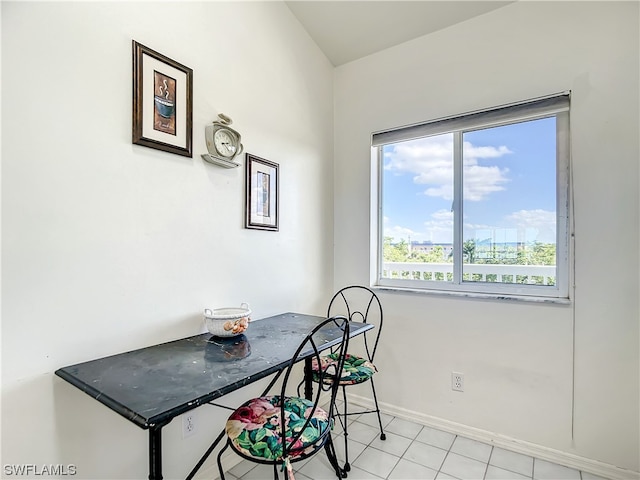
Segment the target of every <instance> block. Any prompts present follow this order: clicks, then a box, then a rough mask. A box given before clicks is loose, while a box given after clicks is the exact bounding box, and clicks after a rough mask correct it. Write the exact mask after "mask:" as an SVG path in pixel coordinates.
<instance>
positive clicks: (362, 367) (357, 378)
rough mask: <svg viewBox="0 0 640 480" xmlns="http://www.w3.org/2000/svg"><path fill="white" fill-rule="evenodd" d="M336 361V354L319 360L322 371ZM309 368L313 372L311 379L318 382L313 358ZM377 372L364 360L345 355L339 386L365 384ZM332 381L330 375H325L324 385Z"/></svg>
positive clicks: (373, 366) (315, 362) (372, 365)
mask: <svg viewBox="0 0 640 480" xmlns="http://www.w3.org/2000/svg"><path fill="white" fill-rule="evenodd" d="M337 361H338V354H337V353H331V354H329V355H326V356H323V357H321V358H320V364H321V366H322V369H323V370H325V371H326V369H327V368H328V367H329V366H330V365H334V364H335V363H336V362H337ZM311 368H312V370H313V372H314V374H313V379H314V380H315V381H316V382H317V381H319V376H318V374H317V372H318V362H317V361H316V359H315V358H314V359H313V362H312V366H311ZM377 371H378V370H377V369H376V366H375V365H374V364H373V363H371V362H370V361H369V360H367V359H366V358H362V357H358V356H357V355H351V354H349V353H347V354H346V355H345V358H344V367H343V369H342V374H341V375H340V385H353V384H356V383H362V382H365V381H367V380H369V379H370V378H371V377H372V376H373V374H374V373H376V372H377ZM330 372H331V371H329V372H328V373H330ZM332 379H333V376H332V375H327V376H326V377H325V379H324V383H331V382H332Z"/></svg>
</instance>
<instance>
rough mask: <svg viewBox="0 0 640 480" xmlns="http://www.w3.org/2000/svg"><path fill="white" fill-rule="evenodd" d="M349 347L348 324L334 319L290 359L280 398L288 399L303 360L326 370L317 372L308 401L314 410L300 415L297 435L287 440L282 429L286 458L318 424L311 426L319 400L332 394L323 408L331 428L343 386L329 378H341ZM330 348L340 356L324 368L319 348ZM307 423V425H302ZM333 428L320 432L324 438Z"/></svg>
mask: <svg viewBox="0 0 640 480" xmlns="http://www.w3.org/2000/svg"><path fill="white" fill-rule="evenodd" d="M328 339H333V340H334V341H333V343H332V344H327V340H328ZM348 345H349V321H348V319H347V318H346V317H344V316H335V317H331V318H328V319H326V320H324V321H323V322H322V323H320V324H319V325H318V326H316V327H315V328H314V329H313V330H312V331H311V332H310V333H309V334H308V335H307V336H306V338H305V339H304V340H303V341H302V343H301V344H300V346H299V347H298V349H297V350H296V352H295V354H294V355H293V357H292V358H291V361H290V362H289V366H288V367H287V369H286V371H285V375H284V379H283V381H282V388H281V391H280V398H285V397H286V396H287V384H288V383H289V378H290V377H291V374H292V372H293V370H294V368H295V367H296V364H298V363H299V362H300V361H301V360H303V359H305V360H310V361H311V362H312V363H315V364H316V365H320V366H323V368H319V369H318V371H317V372H316V375H317V377H316V378H317V380H318V381H317V383H315V384H314V385H315V386H316V388H314V393H313V398H312V399H309V401H311V402H313V408H309V409H307V410H306V411H305V412H301V419H300V424H301V425H299V426H298V427H297V428H296V429H295V430H296V433H295V434H294V435H293V437H289V438H286V437H285V429H284V428H282V429H281V435H282V445H283V447H284V448H283V458H287V457H289V456H290V453H291V452H292V451H295V449H296V443H297V442H298V440H299V439H300V437H301V436H302V435H303V433H304V431H305V429H306V428H307V427H309V426H311V427H312V428H316V427H317V425H313V424H312V423H311V420H312V416H313V412H315V411H316V409H317V408H318V405H319V404H320V401H321V399H322V401H325V400H327V399H326V398H325V393H326V392H330V395H329V397H330V398H329V399H328V401H329V403H328V404H327V405H328V406H327V408H323V410H325V411H327V409H328V411H327V421H328V422H327V425H330V422H331V421H332V419H333V407H334V404H335V398H336V394H337V392H338V388H339V386H340V384H339V382H334V381H330V380H329V379H330V378H335V377H336V376H339V374H338V372H342V368H343V366H344V359H345V355H346V353H347V348H348ZM321 347H324V348H331V349H332V351H334V352H337V353H338V357H337V360H336V362H334V363H331V364H329V365H326V364H325V365H323V362H322V358H323V353H322V352H321V351H320V348H321ZM307 375H311V372H308V373H307ZM280 403H281V407H280V408H281V411H280V414H281V416H280V418H281V419H284V418H285V412H284V411H285V408H284V402H280ZM303 420H304V423H303V422H302V421H303ZM330 431H331V430H330V428H327V429H326V431H323V432H322V433H321V435H320V436H321V437H322V436H327V435H329V434H330Z"/></svg>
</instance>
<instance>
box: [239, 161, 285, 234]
mask: <svg viewBox="0 0 640 480" xmlns="http://www.w3.org/2000/svg"><path fill="white" fill-rule="evenodd" d="M245 157H246V161H245V184H246V185H245V192H246V200H245V228H255V229H257V230H271V231H275V232H277V231H278V196H279V188H280V186H279V185H280V181H279V179H278V169H279V165H278V164H277V163H273V162H270V161H269V160H265V159H264V158H260V157H256V156H255V155H251V154H250V153H247V154H246V156H245Z"/></svg>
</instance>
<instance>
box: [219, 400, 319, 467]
mask: <svg viewBox="0 0 640 480" xmlns="http://www.w3.org/2000/svg"><path fill="white" fill-rule="evenodd" d="M284 408H285V413H284V416H285V418H284V425H285V431H286V438H287V443H289V441H290V440H291V439H292V437H293V435H294V434H296V433H298V432H299V431H300V429H301V428H302V427H303V425H304V423H305V421H306V418H308V416H309V415H310V414H311V409H312V408H313V402H311V401H309V400H305V399H304V398H298V397H285V407H284ZM281 422H282V419H281V418H280V396H279V395H273V396H268V397H260V398H254V399H252V400H249V401H248V402H245V403H244V404H243V405H242V406H241V407H240V408H238V409H237V410H236V411H234V412H233V413H232V414H231V416H230V417H229V420H227V424H226V427H225V430H226V432H227V435H228V436H229V439H230V440H231V442H232V443H233V445H234V447H235V448H236V449H237V450H238V451H240V452H242V453H244V454H245V455H248V456H250V457H256V458H258V459H262V460H276V461H277V460H283V458H282V453H283V452H282V437H281V428H280V424H281ZM330 427H331V420H330V419H329V415H328V414H327V412H325V411H324V410H323V409H321V408H316V410H315V412H313V417H312V419H311V422H309V425H307V428H305V430H304V432H303V433H302V435H301V436H300V437H299V438H298V440H296V442H295V444H294V445H293V447H292V449H291V451H290V452H289V456H290V457H297V456H299V455H302V454H304V453H307V452H311V451H313V449H314V446H315V444H316V443H317V442H318V440H320V439H321V438H322V437H323V434H324V433H325V432H326V431H327V430H328V429H329V428H330Z"/></svg>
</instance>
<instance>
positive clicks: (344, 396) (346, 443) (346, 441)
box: [342, 385, 351, 477]
mask: <svg viewBox="0 0 640 480" xmlns="http://www.w3.org/2000/svg"><path fill="white" fill-rule="evenodd" d="M342 401H343V403H344V404H343V405H342V407H343V410H342V411H343V415H344V425H343V428H344V431H343V432H342V434H343V435H344V468H343V469H342V471H343V472H344V473H346V472H348V471H350V470H351V465H349V438H348V437H349V432H348V431H347V423H349V417H348V416H347V388H346V387H345V386H344V385H343V386H342ZM345 477H346V475H345Z"/></svg>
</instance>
